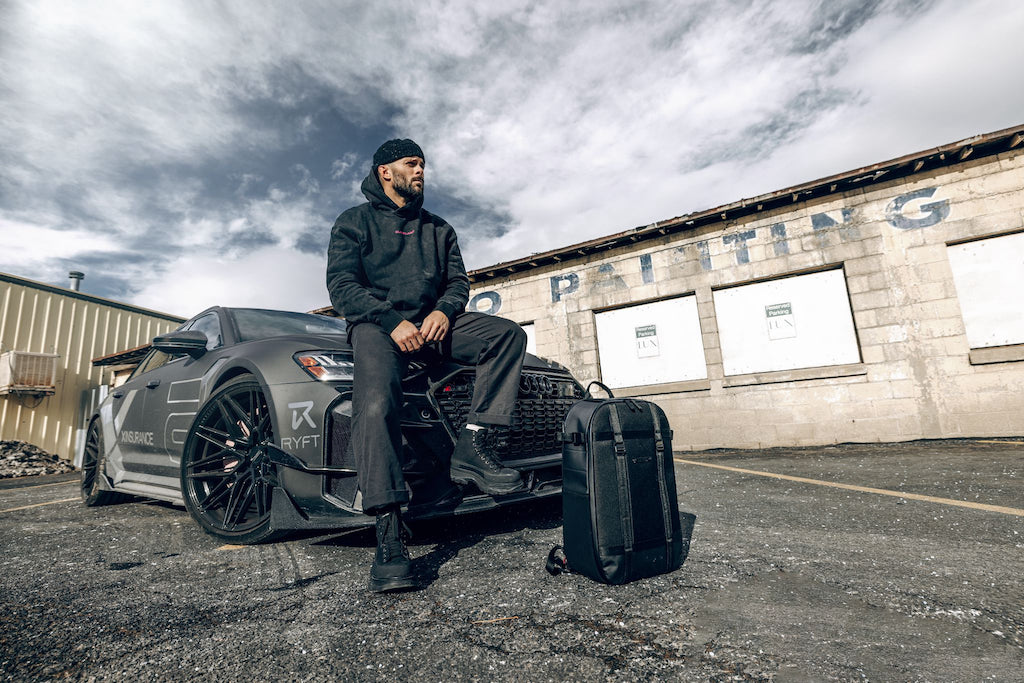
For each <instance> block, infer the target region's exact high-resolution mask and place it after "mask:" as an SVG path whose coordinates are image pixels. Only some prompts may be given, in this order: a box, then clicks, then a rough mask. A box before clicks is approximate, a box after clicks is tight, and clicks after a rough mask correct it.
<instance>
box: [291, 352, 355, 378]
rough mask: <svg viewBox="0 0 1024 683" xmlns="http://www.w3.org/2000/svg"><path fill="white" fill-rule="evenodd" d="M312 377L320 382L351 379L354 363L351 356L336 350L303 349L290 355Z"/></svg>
mask: <svg viewBox="0 0 1024 683" xmlns="http://www.w3.org/2000/svg"><path fill="white" fill-rule="evenodd" d="M292 357H293V358H294V359H295V362H296V363H298V364H299V367H301V368H302V369H303V370H305V371H306V372H307V373H309V375H310V376H311V377H312V378H313V379H318V380H320V381H321V382H338V381H349V382H351V381H352V378H353V377H355V372H354V368H355V365H354V364H353V362H352V356H351V355H350V354H347V353H340V352H338V351H304V352H302V353H297V354H295V355H294V356H292Z"/></svg>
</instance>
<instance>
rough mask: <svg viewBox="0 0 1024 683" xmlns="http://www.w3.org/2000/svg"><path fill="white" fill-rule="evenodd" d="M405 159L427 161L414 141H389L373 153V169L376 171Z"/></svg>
mask: <svg viewBox="0 0 1024 683" xmlns="http://www.w3.org/2000/svg"><path fill="white" fill-rule="evenodd" d="M405 157H419V158H421V159H424V160H425V159H426V157H424V156H423V150H422V149H420V146H419V145H417V144H416V143H415V142H413V141H412V140H408V139H405V140H398V139H395V140H388V141H387V142H385V143H384V144H383V145H381V146H380V147H378V148H377V151H376V152H374V153H373V168H374V169H376V168H377V167H378V166H381V165H383V164H390V163H391V162H392V161H398V160H399V159H404V158H405Z"/></svg>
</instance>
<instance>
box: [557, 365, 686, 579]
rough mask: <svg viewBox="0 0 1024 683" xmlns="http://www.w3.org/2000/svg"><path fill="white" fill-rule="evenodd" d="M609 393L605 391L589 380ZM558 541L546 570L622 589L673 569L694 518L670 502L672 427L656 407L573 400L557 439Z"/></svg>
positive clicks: (612, 400)
mask: <svg viewBox="0 0 1024 683" xmlns="http://www.w3.org/2000/svg"><path fill="white" fill-rule="evenodd" d="M593 384H597V385H598V386H600V387H601V388H602V389H604V390H605V391H606V392H607V393H608V395H609V396H612V393H611V391H610V390H609V389H608V388H607V387H605V386H604V385H603V384H601V383H600V382H594V383H592V385H591V386H593ZM562 513H563V514H562V517H563V519H562V523H563V526H562V537H563V543H564V544H565V546H564V552H565V558H564V559H562V558H560V557H558V550H559V549H561V548H562V547H561V546H555V547H554V548H552V550H551V552H550V553H549V555H548V563H547V569H548V571H549V572H551V573H552V574H557V573H559V572H561V571H571V572H575V573H579V574H583V575H585V576H588V577H590V578H592V579H594V580H595V581H600V582H602V583H610V584H622V583H626V582H628V581H634V580H636V579H641V578H645V577H648V576H654V575H656V574H663V573H666V572H670V571H673V570H675V569H678V568H679V567H680V566H681V565H682V563H683V561H684V560H685V559H686V554H687V552H688V551H689V546H690V533H691V531H692V529H693V522H694V520H695V517H694V516H693V515H686V516H685V517H686V522H685V524H684V522H683V521H682V519H681V518H680V513H679V505H678V502H677V500H676V478H675V469H674V466H673V462H672V430H671V429H670V428H669V424H668V419H667V418H666V417H665V412H664V411H663V410H662V409H661V408H660V407H658V406H657V405H655V404H653V403H651V402H649V401H643V400H636V399H631V398H609V399H597V398H591V397H590V387H588V388H587V398H585V399H583V400H581V401H579V402H578V403H576V404H575V405H574V406H573V407H572V408H571V409H570V410H569V414H568V415H567V416H566V418H565V426H564V431H563V434H562Z"/></svg>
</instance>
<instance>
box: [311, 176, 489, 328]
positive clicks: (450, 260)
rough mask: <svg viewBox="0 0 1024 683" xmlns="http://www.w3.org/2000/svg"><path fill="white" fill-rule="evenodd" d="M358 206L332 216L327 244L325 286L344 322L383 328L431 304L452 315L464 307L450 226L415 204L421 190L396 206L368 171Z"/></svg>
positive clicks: (465, 280) (421, 314) (418, 315)
mask: <svg viewBox="0 0 1024 683" xmlns="http://www.w3.org/2000/svg"><path fill="white" fill-rule="evenodd" d="M362 190H363V194H364V195H366V198H367V199H368V200H369V201H368V202H367V203H366V204H360V205H359V206H354V207H352V208H351V209H349V210H348V211H346V212H344V213H343V214H341V215H340V216H338V220H336V221H335V222H334V227H333V228H332V229H331V243H330V246H328V248H327V291H328V293H329V294H330V296H331V304H332V305H333V306H334V310H336V311H338V312H339V313H341V314H342V315H343V316H345V319H346V320H347V321H348V323H349V325H350V326H354V325H357V324H359V323H364V322H370V323H374V324H376V325H380V326H381V328H383V329H384V331H385V332H388V333H390V332H391V331H392V330H394V329H395V328H396V327H398V325H399V323H401V322H402V321H403V320H409V321H411V322H413V323H416V324H419V323H421V322H423V319H424V318H426V317H427V315H429V314H430V313H431V312H433V311H435V310H438V311H441V312H442V313H444V314H445V315H446V316H448V320H449V321H454V319H455V316H457V315H458V314H459V313H461V312H462V311H463V310H465V308H466V302H467V300H468V299H469V277H467V275H466V267H465V266H464V265H463V264H462V253H461V252H460V251H459V243H458V241H457V240H456V238H455V231H454V230H453V229H452V226H450V225H448V223H446V222H445V221H444V219H442V218H441V217H439V216H435V215H434V214H432V213H430V212H429V211H426V210H424V209H423V195H420V196H419V197H418V198H417V199H416V200H415V201H412V202H410V203H408V204H406V205H405V206H403V207H401V208H399V207H398V205H397V204H395V203H394V202H393V201H391V198H390V197H388V196H387V195H386V194H385V193H384V188H383V187H381V184H380V181H379V180H378V179H377V174H376V173H374V172H373V171H370V175H368V176H366V179H365V180H363V185H362Z"/></svg>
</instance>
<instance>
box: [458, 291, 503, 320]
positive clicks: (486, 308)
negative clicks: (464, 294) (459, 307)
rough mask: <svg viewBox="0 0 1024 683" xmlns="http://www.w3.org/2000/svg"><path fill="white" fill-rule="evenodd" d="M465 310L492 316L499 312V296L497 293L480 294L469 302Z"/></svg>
mask: <svg viewBox="0 0 1024 683" xmlns="http://www.w3.org/2000/svg"><path fill="white" fill-rule="evenodd" d="M466 310H467V311H475V312H477V313H487V314H490V315H494V314H496V313H497V312H498V311H500V310H501V295H500V294H498V293H497V292H480V293H479V294H477V295H475V296H474V297H473V298H472V299H470V300H469V303H468V304H466Z"/></svg>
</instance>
